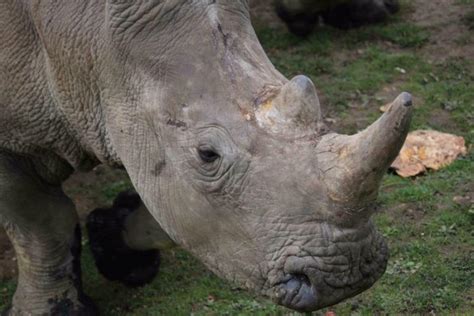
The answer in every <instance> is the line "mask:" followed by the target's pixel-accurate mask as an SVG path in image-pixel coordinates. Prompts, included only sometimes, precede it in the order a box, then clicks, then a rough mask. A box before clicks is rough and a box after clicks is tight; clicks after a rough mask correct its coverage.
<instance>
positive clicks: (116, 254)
mask: <svg viewBox="0 0 474 316" xmlns="http://www.w3.org/2000/svg"><path fill="white" fill-rule="evenodd" d="M87 230H88V233H89V243H90V246H91V250H92V253H93V255H94V259H95V262H96V265H97V268H98V269H99V271H100V272H101V273H102V274H103V275H104V276H105V277H106V278H107V279H109V280H112V281H119V282H121V283H123V284H125V285H128V286H131V287H134V286H141V285H144V284H147V283H149V282H151V281H152V280H153V278H154V277H155V276H156V274H157V273H158V269H159V265H160V252H159V250H158V249H166V248H170V247H172V246H173V242H172V241H171V239H170V238H169V237H168V235H166V233H165V232H164V231H163V230H162V229H161V227H160V226H159V224H158V223H157V222H156V221H155V219H154V218H153V217H152V216H151V214H150V213H149V212H148V210H147V209H146V208H145V206H144V205H143V203H142V202H141V199H140V197H139V196H138V194H136V193H134V192H129V191H127V192H122V193H120V194H119V195H118V196H117V198H116V199H115V201H114V204H113V206H112V208H108V209H96V210H94V211H93V212H92V213H91V214H89V216H88V218H87Z"/></svg>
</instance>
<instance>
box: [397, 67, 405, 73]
mask: <svg viewBox="0 0 474 316" xmlns="http://www.w3.org/2000/svg"><path fill="white" fill-rule="evenodd" d="M395 70H396V71H398V72H399V73H401V74H406V73H407V71H406V70H405V69H403V68H400V67H395Z"/></svg>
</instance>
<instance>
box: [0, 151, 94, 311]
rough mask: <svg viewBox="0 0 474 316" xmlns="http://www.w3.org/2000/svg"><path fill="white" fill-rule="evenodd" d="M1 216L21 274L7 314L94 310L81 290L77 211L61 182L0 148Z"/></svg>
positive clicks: (32, 164) (0, 219) (27, 160)
mask: <svg viewBox="0 0 474 316" xmlns="http://www.w3.org/2000/svg"><path fill="white" fill-rule="evenodd" d="M0 221H1V223H2V225H3V226H4V227H5V229H6V231H7V234H8V236H9V238H10V240H11V242H12V244H13V246H14V248H15V252H16V255H17V260H18V268H19V276H18V285H17V289H16V292H15V294H14V296H13V301H12V305H11V307H10V308H9V309H8V310H7V311H6V312H5V313H4V314H7V315H94V314H96V312H95V311H96V310H95V306H94V304H93V303H92V301H91V300H90V299H89V298H88V297H87V296H85V295H84V294H83V292H82V285H81V271H80V261H79V256H80V251H81V238H80V227H79V225H78V221H77V214H76V212H75V209H74V205H73V204H72V202H71V201H70V200H69V199H68V198H67V197H66V196H65V195H64V193H63V192H62V190H61V187H60V186H59V185H51V184H49V183H47V182H46V181H44V180H43V179H42V177H40V176H39V175H38V173H37V172H36V170H35V167H34V163H33V162H32V161H31V160H29V159H25V158H22V157H17V156H12V155H8V154H4V153H3V154H2V153H1V152H0Z"/></svg>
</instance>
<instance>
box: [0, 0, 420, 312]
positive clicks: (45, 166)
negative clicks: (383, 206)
mask: <svg viewBox="0 0 474 316" xmlns="http://www.w3.org/2000/svg"><path fill="white" fill-rule="evenodd" d="M248 11H249V6H248V2H247V1H240V0H238V1H235V0H233V1H230V0H220V1H210V0H209V1H207V0H199V1H198V0H196V1H184V0H162V1H158V0H152V1H144V0H138V1H131V0H107V1H105V0H102V1H72V0H71V1H60V2H57V1H52V0H42V1H39V0H36V1H26V0H24V1H19V0H0V127H1V129H0V152H1V154H0V162H1V163H2V164H0V166H1V167H0V175H5V176H3V177H0V212H1V217H0V219H1V221H2V223H3V224H4V225H5V226H7V227H12V232H13V233H12V234H10V238H11V239H12V240H13V242H14V244H15V243H16V244H17V245H18V246H16V247H15V249H16V251H17V253H21V254H22V256H23V257H22V258H23V259H22V261H21V262H24V263H22V264H20V277H19V286H18V289H17V292H16V293H15V296H14V298H13V305H12V309H11V310H10V313H11V314H18V315H28V314H51V313H53V312H55V311H57V310H61V311H62V312H63V314H71V315H72V314H85V315H88V314H93V313H94V308H93V307H92V305H91V302H90V301H89V300H88V299H85V296H84V295H83V293H82V289H81V285H80V284H79V283H78V282H72V281H70V280H76V279H77V275H78V274H77V273H76V272H73V269H72V262H73V261H74V260H75V259H74V260H73V259H72V258H76V257H77V253H75V252H74V253H73V252H71V251H69V250H68V249H70V248H68V247H67V246H66V245H61V247H60V248H61V249H64V251H62V252H58V259H57V260H53V261H51V260H47V259H45V258H48V257H49V255H48V254H49V253H50V252H51V249H55V248H54V247H57V242H56V240H73V236H75V235H74V234H75V233H74V229H75V228H74V227H75V223H77V220H76V218H75V217H74V215H73V214H72V213H73V212H69V213H71V215H65V214H66V212H65V211H64V209H69V210H71V208H72V206H71V205H70V204H69V203H70V202H67V201H68V200H67V198H65V197H62V198H61V199H59V200H58V199H56V202H54V203H53V202H51V201H53V200H54V199H52V198H51V199H48V198H47V197H48V196H51V195H52V193H41V192H43V191H45V188H49V189H48V190H46V191H47V192H60V184H61V182H62V181H64V179H66V178H67V177H68V176H69V175H70V174H71V173H72V172H73V171H74V170H89V169H90V168H92V167H93V166H95V165H97V164H99V163H105V164H108V165H111V166H116V167H123V168H125V169H126V170H127V172H128V174H129V176H130V178H131V180H132V182H133V184H134V186H135V188H136V190H137V192H138V193H139V195H140V197H141V198H142V200H143V203H144V205H145V206H146V208H147V209H148V210H149V212H150V214H151V215H152V216H153V218H154V219H155V220H156V221H157V223H159V225H160V227H161V228H162V230H163V231H164V232H165V233H166V235H167V236H169V238H170V239H171V240H172V242H174V243H176V244H178V245H180V246H181V247H183V248H185V249H187V250H188V251H190V252H191V253H193V254H194V255H195V256H196V257H197V258H199V259H200V260H201V261H202V262H203V263H204V264H205V265H206V266H207V267H208V268H209V269H211V270H212V271H214V272H215V273H216V274H218V275H219V276H221V277H223V278H226V279H227V280H230V281H233V282H236V283H238V284H239V285H241V286H245V287H247V288H249V289H251V290H253V291H255V292H257V293H260V294H262V295H267V296H269V297H271V298H272V299H274V300H275V302H276V303H278V304H282V305H284V306H287V307H289V308H292V309H295V310H298V311H311V310H316V309H319V308H322V307H324V306H327V305H330V304H335V303H337V302H338V301H340V300H342V299H345V298H347V297H350V296H353V295H356V294H357V293H359V292H361V291H363V290H365V289H367V288H368V287H370V286H371V285H372V284H373V283H374V282H375V281H376V280H377V279H378V278H379V277H380V276H381V274H382V273H383V271H384V269H385V266H386V261H387V258H388V252H387V247H386V245H385V243H384V242H383V240H382V238H381V236H380V235H379V234H378V233H377V231H376V230H375V228H374V226H373V224H372V222H371V220H370V215H371V214H372V213H373V212H374V211H375V207H374V205H375V200H376V196H377V191H378V186H379V183H380V180H381V178H382V176H383V174H384V173H385V171H386V169H387V167H388V166H389V165H390V163H391V161H392V160H393V159H394V158H395V156H396V155H397V153H398V151H399V149H400V147H401V145H402V144H403V141H404V139H405V136H406V133H407V131H408V126H409V122H410V116H411V106H410V105H411V97H410V95H409V94H407V93H403V94H401V95H400V96H399V97H398V98H397V99H396V100H395V101H394V103H393V105H392V108H391V110H390V111H388V112H387V113H385V114H384V115H383V116H382V117H381V118H380V119H379V120H378V121H377V122H375V123H374V124H373V125H371V126H370V127H369V128H368V129H366V130H365V131H363V132H361V133H359V134H357V135H353V136H346V135H338V134H335V133H332V132H330V131H329V130H327V128H326V127H325V126H324V124H323V122H322V120H321V117H320V113H321V110H320V105H319V101H318V98H317V95H316V89H315V86H314V84H313V83H312V82H311V80H310V79H309V78H307V77H305V76H297V77H295V78H293V79H292V80H288V79H286V78H285V77H284V76H283V75H281V74H280V73H279V72H278V71H277V70H276V69H275V68H274V66H273V65H272V64H271V62H270V61H269V59H268V58H267V56H266V55H265V53H264V51H263V49H262V47H261V45H260V43H259V42H258V39H257V37H256V35H255V32H254V30H253V28H252V25H251V23H250V18H249V12H248ZM20 162H21V163H20ZM11 174H23V175H24V176H23V177H20V178H19V179H18V180H15V181H13V180H10V175H11ZM30 183H35V185H32V184H30ZM23 187H28V188H34V189H31V191H32V192H33V193H34V194H33V193H32V195H31V196H37V197H38V198H37V200H38V201H41V203H42V204H38V203H39V202H38V203H36V204H35V203H33V204H25V203H22V201H23V200H25V199H26V200H27V199H28V197H24V196H21V195H20V194H16V195H12V194H11V192H22V191H21V190H24V189H23ZM54 194H56V195H59V196H62V195H61V194H62V193H54ZM54 194H53V196H54ZM61 201H62V202H61ZM41 205H45V207H39V206H41ZM46 206H47V207H46ZM69 213H67V214H69ZM38 214H41V216H40V215H38ZM51 219H54V221H53V220H51ZM48 221H49V222H50V223H51V224H50V225H52V227H54V228H55V229H49V230H45V229H44V228H41V227H44V223H45V222H48ZM132 222H133V221H130V223H129V224H127V225H130V227H131V226H132ZM53 223H54V224H53ZM63 223H64V224H63ZM66 224H67V225H66ZM63 225H66V226H63ZM133 225H136V223H134V224H133ZM43 235H45V238H44V243H42V247H40V248H35V249H37V250H35V254H34V255H35V256H38V257H39V258H42V259H40V260H34V262H35V263H37V264H39V265H40V266H41V267H42V268H41V269H44V270H45V271H49V272H48V273H46V274H45V273H37V271H40V270H41V269H40V270H38V269H29V267H30V265H31V264H32V263H31V262H32V260H31V257H32V256H33V252H32V250H31V249H30V248H29V244H31V241H32V240H36V239H37V238H38V236H43ZM65 236H70V237H68V238H66V237H65ZM126 238H128V240H129V242H130V243H132V240H133V236H126ZM71 242H72V241H71ZM58 247H59V246H58ZM137 247H139V246H137ZM74 262H76V261H74ZM64 265H65V266H66V268H64V267H63V266H64ZM76 266H77V265H76ZM41 271H42V270H41ZM64 271H71V272H70V273H69V272H68V273H64ZM60 272H61V273H60ZM51 275H56V276H57V275H60V276H61V277H58V278H52V277H50V276H51ZM26 280H28V282H26ZM68 280H69V281H68ZM46 285H47V286H46ZM45 288H54V289H55V290H54V291H49V290H48V291H46V290H45ZM25 293H27V294H25ZM32 297H34V298H35V299H34V302H35V303H34V304H32V303H31V302H33V300H32V299H31V298H32ZM53 314H54V313H53Z"/></svg>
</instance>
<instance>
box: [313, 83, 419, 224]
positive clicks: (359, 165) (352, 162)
mask: <svg viewBox="0 0 474 316" xmlns="http://www.w3.org/2000/svg"><path fill="white" fill-rule="evenodd" d="M411 105H412V98H411V95H410V94H409V93H406V92H404V93H402V94H400V95H399V96H398V97H397V98H396V99H395V101H394V102H393V103H392V105H391V106H390V109H389V110H388V111H387V112H386V113H384V114H383V115H382V117H380V118H379V119H378V120H377V121H375V122H374V123H373V124H372V125H370V126H369V127H367V128H366V129H365V130H363V131H361V132H359V133H357V134H355V135H351V136H348V135H340V134H335V133H331V134H327V135H325V136H323V137H322V139H321V142H320V143H319V144H318V146H317V152H318V153H320V155H315V157H316V159H318V165H319V167H320V170H321V172H322V177H323V178H324V179H325V183H326V185H327V188H328V192H329V193H330V197H331V199H332V200H333V201H335V202H337V203H338V204H339V203H341V204H346V203H349V204H350V203H353V202H354V201H358V202H359V203H360V202H363V201H367V200H373V199H374V198H375V196H374V194H375V195H376V193H377V189H378V187H379V184H380V181H381V179H382V177H383V175H384V173H385V172H386V171H387V169H388V167H389V166H390V164H391V163H392V161H393V160H394V159H395V158H396V156H397V155H398V153H399V151H400V148H401V147H402V145H403V143H404V141H405V138H406V135H407V133H408V129H409V126H410V120H411V112H412V107H411ZM368 215H370V214H368Z"/></svg>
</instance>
